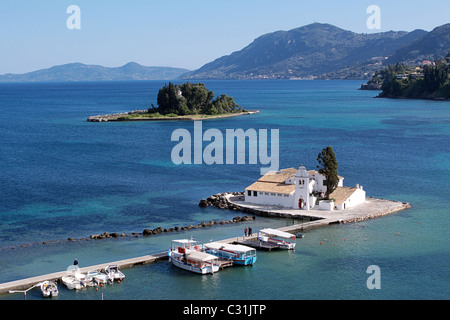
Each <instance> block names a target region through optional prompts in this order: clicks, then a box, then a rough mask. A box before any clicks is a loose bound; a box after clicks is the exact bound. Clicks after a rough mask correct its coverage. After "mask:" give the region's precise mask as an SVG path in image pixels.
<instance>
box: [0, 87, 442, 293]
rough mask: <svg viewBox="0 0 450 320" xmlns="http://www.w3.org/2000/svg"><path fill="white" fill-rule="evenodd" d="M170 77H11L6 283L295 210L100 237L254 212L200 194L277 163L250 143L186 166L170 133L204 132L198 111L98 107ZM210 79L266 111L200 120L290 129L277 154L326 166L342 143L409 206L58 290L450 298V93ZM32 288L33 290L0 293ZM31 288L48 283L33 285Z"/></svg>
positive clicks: (384, 194) (351, 162)
mask: <svg viewBox="0 0 450 320" xmlns="http://www.w3.org/2000/svg"><path fill="white" fill-rule="evenodd" d="M167 82H168V81H132V82H79V83H26V84H24V83H20V84H16V83H7V84H5V83H2V84H0V137H1V143H0V283H3V282H9V281H14V280H18V279H22V278H29V277H33V276H38V275H42V274H48V273H53V272H59V271H64V270H66V268H67V267H68V266H69V265H71V264H72V262H73V260H74V258H76V259H77V260H78V262H79V266H80V267H85V266H90V265H96V264H102V263H107V262H113V261H117V260H122V259H127V258H133V257H139V256H143V255H148V254H152V253H158V252H162V251H166V250H168V249H169V247H170V243H171V241H172V240H174V239H182V238H191V237H192V238H195V239H197V240H198V241H200V242H208V241H210V240H213V241H215V240H221V239H227V238H232V237H240V236H242V235H243V232H244V228H245V227H248V226H250V227H252V229H253V232H254V233H255V232H258V230H260V229H262V228H266V227H275V228H277V227H283V226H288V225H292V224H294V223H298V221H294V220H291V219H275V218H263V217H256V219H255V220H254V221H250V222H242V223H235V224H224V225H221V224H217V225H214V226H211V227H205V228H198V229H191V230H188V231H180V232H166V233H161V234H157V235H152V236H148V237H143V236H139V237H133V236H126V237H119V238H111V239H104V240H88V238H89V236H90V235H92V234H101V233H103V232H109V233H112V232H117V233H119V234H121V233H124V234H127V235H131V234H132V233H142V231H143V230H144V229H146V228H148V229H154V228H158V227H162V228H171V227H175V226H179V227H182V226H187V225H190V224H193V225H197V224H199V223H201V222H202V221H205V222H208V221H222V220H230V219H232V218H233V217H235V216H242V215H244V213H242V212H234V211H230V210H221V209H218V208H215V207H207V208H201V207H199V205H198V204H199V201H200V200H201V199H202V198H207V197H209V196H211V195H213V194H216V193H221V192H241V191H243V190H244V189H245V188H246V187H247V186H248V185H250V184H252V183H253V182H254V181H255V180H257V179H258V178H259V177H260V174H261V168H264V167H267V165H264V164H263V163H262V162H261V161H260V160H261V159H260V158H258V161H257V163H256V164H255V163H250V160H249V158H248V157H247V158H246V161H245V163H240V164H237V163H234V164H231V163H223V164H216V163H214V164H206V163H205V162H203V163H201V164H195V163H193V162H192V163H191V164H179V165H177V164H174V162H173V161H172V157H171V153H172V150H173V149H174V147H175V146H176V145H177V143H178V142H177V141H172V134H173V132H174V131H175V130H177V129H185V130H188V131H189V132H190V133H192V141H194V140H195V137H194V123H193V122H192V121H158V122H107V123H92V122H87V121H86V119H87V118H88V117H89V116H92V115H101V114H111V113H119V112H126V111H130V110H136V109H147V108H149V107H150V106H151V104H152V103H153V104H154V105H156V97H157V93H158V90H159V89H160V88H161V87H162V86H163V85H164V84H165V83H167ZM174 82H175V83H182V82H181V81H174ZM203 82H204V83H205V85H206V87H207V88H208V89H210V90H213V91H214V93H215V94H216V95H220V94H227V95H229V96H232V97H234V99H235V101H236V103H238V104H239V105H241V106H242V107H243V108H245V109H247V110H259V111H260V113H258V114H254V115H246V116H239V117H232V118H224V119H215V120H205V121H202V129H203V132H204V131H206V130H208V129H217V130H219V131H220V132H221V133H223V135H225V133H226V130H227V129H235V130H236V129H243V130H245V131H246V130H248V129H255V131H256V132H258V133H260V132H261V130H267V131H268V132H273V131H271V130H278V132H279V141H278V145H277V147H278V149H279V168H280V169H283V168H291V167H294V168H298V167H299V166H300V165H304V166H306V168H307V169H308V170H312V169H316V167H317V165H318V163H317V156H318V154H319V153H320V152H321V150H322V149H323V148H325V147H327V146H332V147H333V150H334V152H335V154H336V158H337V160H338V164H339V169H338V173H339V175H341V176H343V177H344V185H345V186H355V185H356V184H360V185H362V186H363V187H364V189H365V190H366V192H367V196H373V197H377V198H383V199H392V200H398V201H402V202H409V203H410V204H411V205H412V208H411V209H408V210H404V211H401V212H398V213H395V214H391V215H388V216H384V217H380V218H376V219H371V220H366V221H363V222H359V223H351V224H341V225H331V226H327V227H322V228H317V229H311V230H306V231H304V232H303V235H304V237H303V238H298V239H297V241H296V242H297V246H296V249H295V250H293V251H285V250H279V251H271V252H268V251H267V252H266V251H258V260H257V262H256V263H255V265H254V266H248V267H241V266H235V267H232V268H226V269H223V270H221V271H220V272H218V273H216V274H213V275H204V276H200V275H197V274H193V273H190V272H187V271H184V270H181V269H178V268H176V267H175V266H172V265H171V264H170V263H169V262H168V261H160V262H156V263H151V264H146V265H140V266H135V267H132V268H127V269H123V270H122V271H123V272H124V273H125V275H126V278H125V280H124V281H122V282H121V283H114V284H112V285H105V286H103V287H101V288H86V289H82V290H78V291H75V290H68V289H67V288H65V287H64V286H63V285H59V290H60V294H59V296H58V297H57V298H52V299H54V300H102V299H103V300H186V301H188V300H190V301H192V300H194V301H199V300H233V301H236V300H238V301H254V300H380V299H381V300H400V299H401V300H403V299H405V300H446V299H449V298H450V277H449V274H450V245H449V243H450V239H449V225H450V224H449V214H450V191H449V190H450V184H449V181H450V180H449V179H450V102H448V101H430V100H406V99H379V98H374V97H375V96H376V95H377V94H378V92H376V91H361V90H358V88H359V87H360V85H361V83H362V81H307V80H304V81H288V80H273V81H272V80H267V81H231V80H229V81H203ZM219 131H215V132H219ZM207 145H208V142H203V148H204V147H206V146H207ZM274 147H275V146H274V145H272V146H270V147H269V151H270V150H271V148H274ZM275 149H276V148H275ZM275 149H274V150H275ZM247 152H248V150H247ZM192 157H194V156H193V155H192ZM69 238H72V239H73V241H69V240H68V239H69ZM80 239H81V240H80ZM374 266H375V269H374ZM373 270H378V271H379V272H377V273H376V274H375V273H374V271H373ZM375 276H376V278H374V277H375ZM373 281H377V284H378V286H376V287H374V286H371V285H370V284H373V283H374V282H373ZM23 299H24V294H22V293H15V294H4V295H1V296H0V300H23ZM26 299H27V300H41V299H44V298H42V297H41V294H40V292H39V290H37V289H33V290H30V291H28V293H27V295H26ZM47 299H48V298H47Z"/></svg>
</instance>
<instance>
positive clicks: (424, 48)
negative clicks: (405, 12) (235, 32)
mask: <svg viewBox="0 0 450 320" xmlns="http://www.w3.org/2000/svg"><path fill="white" fill-rule="evenodd" d="M449 37H450V24H445V25H443V26H440V27H437V28H435V29H434V30H433V31H431V32H427V31H424V30H414V31H411V32H405V31H388V32H381V33H372V34H359V33H354V32H352V31H347V30H343V29H340V28H338V27H335V26H333V25H330V24H322V23H313V24H310V25H306V26H303V27H300V28H296V29H293V30H290V31H277V32H273V33H268V34H265V35H262V36H260V37H259V38H257V39H256V40H254V41H253V42H252V43H251V44H249V45H248V46H247V47H245V48H243V49H242V50H240V51H237V52H233V53H232V54H230V55H228V56H223V57H221V58H218V59H216V60H214V61H212V62H210V63H208V64H206V65H204V66H203V67H201V68H200V69H198V70H195V71H192V72H190V73H187V74H185V75H184V76H183V78H184V79H188V80H190V79H296V78H300V79H305V78H309V79H369V78H370V77H371V76H372V75H373V73H374V72H375V71H377V70H379V69H381V68H383V67H385V66H386V65H387V64H395V63H397V62H408V61H410V62H414V63H415V62H417V61H418V60H420V59H422V60H423V59H427V60H434V59H437V58H442V57H444V56H445V55H446V54H447V53H448V52H449V51H450V39H449Z"/></svg>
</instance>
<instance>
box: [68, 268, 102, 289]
mask: <svg viewBox="0 0 450 320" xmlns="http://www.w3.org/2000/svg"><path fill="white" fill-rule="evenodd" d="M93 280H94V279H93V278H92V277H90V276H89V275H87V274H85V273H82V272H81V271H80V268H79V267H78V266H76V265H73V266H69V267H67V274H66V275H65V276H63V277H62V278H61V281H62V282H63V283H64V284H65V285H66V287H67V288H68V289H71V290H72V289H75V290H79V289H82V288H85V287H87V286H93V285H95V283H94V281H93Z"/></svg>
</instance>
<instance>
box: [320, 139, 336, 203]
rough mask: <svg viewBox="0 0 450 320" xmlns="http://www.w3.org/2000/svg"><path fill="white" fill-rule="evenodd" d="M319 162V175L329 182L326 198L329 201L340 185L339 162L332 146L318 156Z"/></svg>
mask: <svg viewBox="0 0 450 320" xmlns="http://www.w3.org/2000/svg"><path fill="white" fill-rule="evenodd" d="M317 161H318V162H319V165H318V166H317V168H318V169H319V170H318V171H319V173H320V174H323V175H324V176H325V179H326V180H327V192H326V193H325V198H326V199H329V197H330V194H331V193H332V192H333V191H334V190H336V188H337V186H338V183H339V176H338V174H337V170H338V162H337V160H336V155H335V154H334V151H333V148H332V147H330V146H328V147H326V148H324V149H323V150H322V152H320V153H319V155H318V156H317Z"/></svg>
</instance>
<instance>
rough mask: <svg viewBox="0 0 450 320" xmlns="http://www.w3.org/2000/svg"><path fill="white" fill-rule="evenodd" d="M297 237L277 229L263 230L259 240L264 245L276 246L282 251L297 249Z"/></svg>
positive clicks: (260, 232)
mask: <svg viewBox="0 0 450 320" xmlns="http://www.w3.org/2000/svg"><path fill="white" fill-rule="evenodd" d="M295 239H296V237H295V235H294V234H292V233H289V232H284V231H280V230H277V229H270V228H267V229H262V230H260V231H259V234H258V240H259V241H261V242H263V243H269V244H275V245H277V246H278V247H279V248H281V249H289V250H293V249H295V244H296V243H295Z"/></svg>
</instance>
